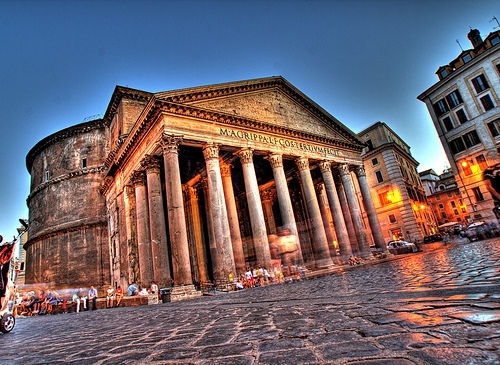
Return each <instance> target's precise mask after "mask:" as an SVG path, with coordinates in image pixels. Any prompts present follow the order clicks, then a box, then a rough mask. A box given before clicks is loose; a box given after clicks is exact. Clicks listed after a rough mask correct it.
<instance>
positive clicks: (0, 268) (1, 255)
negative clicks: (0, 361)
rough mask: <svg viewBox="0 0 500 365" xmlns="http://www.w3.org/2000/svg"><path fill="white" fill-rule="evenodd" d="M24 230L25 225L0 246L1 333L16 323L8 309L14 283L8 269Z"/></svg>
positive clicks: (1, 240) (10, 329)
mask: <svg viewBox="0 0 500 365" xmlns="http://www.w3.org/2000/svg"><path fill="white" fill-rule="evenodd" d="M21 223H23V222H21ZM26 230H27V227H25V229H24V230H23V231H22V232H20V233H19V235H18V236H17V237H14V240H13V241H12V242H7V243H6V244H4V245H1V246H0V332H2V333H9V332H10V331H12V330H13V329H14V326H15V325H16V318H15V317H14V315H13V314H12V313H11V311H10V309H9V298H10V296H11V294H12V292H13V290H14V283H13V282H12V281H10V280H9V271H10V263H11V261H12V257H13V256H14V247H15V245H16V242H17V239H18V238H19V237H20V236H21V235H22V234H23V233H24V232H26ZM2 242H3V237H2V236H1V235H0V244H1V243H2Z"/></svg>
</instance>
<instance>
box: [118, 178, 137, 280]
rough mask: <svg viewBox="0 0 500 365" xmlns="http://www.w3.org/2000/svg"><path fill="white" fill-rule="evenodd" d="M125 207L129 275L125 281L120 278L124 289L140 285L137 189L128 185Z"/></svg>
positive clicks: (124, 197)
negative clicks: (130, 285) (137, 238)
mask: <svg viewBox="0 0 500 365" xmlns="http://www.w3.org/2000/svg"><path fill="white" fill-rule="evenodd" d="M123 199H124V207H125V229H126V235H127V250H126V252H127V257H126V258H125V261H126V267H127V274H126V276H125V277H124V279H125V281H124V279H122V278H120V284H119V285H121V287H122V288H125V287H126V286H127V285H128V284H130V283H138V282H139V281H140V276H139V254H138V250H137V240H136V237H137V219H136V213H135V212H136V208H135V206H136V204H135V189H134V187H133V186H131V185H126V186H125V188H124V191H123Z"/></svg>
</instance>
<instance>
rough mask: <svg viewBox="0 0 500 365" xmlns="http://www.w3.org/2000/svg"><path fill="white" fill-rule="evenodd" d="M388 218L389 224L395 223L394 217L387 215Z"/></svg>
mask: <svg viewBox="0 0 500 365" xmlns="http://www.w3.org/2000/svg"><path fill="white" fill-rule="evenodd" d="M388 218H389V222H390V223H392V224H394V223H396V222H397V219H396V216H395V215H394V214H389V215H388Z"/></svg>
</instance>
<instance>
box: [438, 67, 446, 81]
mask: <svg viewBox="0 0 500 365" xmlns="http://www.w3.org/2000/svg"><path fill="white" fill-rule="evenodd" d="M439 75H441V78H442V79H444V78H445V77H446V76H448V70H446V69H442V70H441V71H440V72H439Z"/></svg>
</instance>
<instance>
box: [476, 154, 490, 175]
mask: <svg viewBox="0 0 500 365" xmlns="http://www.w3.org/2000/svg"><path fill="white" fill-rule="evenodd" d="M476 162H477V164H478V165H479V168H480V169H481V171H483V170H485V169H486V168H487V167H488V163H487V162H486V157H484V155H479V156H477V157H476Z"/></svg>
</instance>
